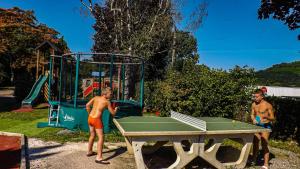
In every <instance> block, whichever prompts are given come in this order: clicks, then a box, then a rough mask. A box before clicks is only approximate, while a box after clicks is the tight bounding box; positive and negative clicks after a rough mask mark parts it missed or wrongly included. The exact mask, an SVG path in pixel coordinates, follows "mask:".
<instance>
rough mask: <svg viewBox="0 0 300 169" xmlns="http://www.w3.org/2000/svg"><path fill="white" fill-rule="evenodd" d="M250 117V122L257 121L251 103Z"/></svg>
mask: <svg viewBox="0 0 300 169" xmlns="http://www.w3.org/2000/svg"><path fill="white" fill-rule="evenodd" d="M251 119H252V122H253V123H254V124H256V123H257V121H256V119H255V111H254V105H253V104H252V105H251Z"/></svg>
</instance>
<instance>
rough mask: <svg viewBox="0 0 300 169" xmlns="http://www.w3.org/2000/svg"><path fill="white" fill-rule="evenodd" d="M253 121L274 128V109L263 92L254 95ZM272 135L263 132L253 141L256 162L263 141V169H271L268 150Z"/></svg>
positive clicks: (256, 92)
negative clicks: (265, 98)
mask: <svg viewBox="0 0 300 169" xmlns="http://www.w3.org/2000/svg"><path fill="white" fill-rule="evenodd" d="M251 119H252V121H253V123H254V124H255V125H258V126H261V127H265V128H269V129H271V127H272V122H273V121H274V120H275V118H274V112H273V107H272V105H271V104H270V103H268V102H267V101H265V100H264V93H263V91H262V90H260V89H259V90H257V91H255V93H254V102H253V103H252V110H251ZM269 136H270V133H269V132H262V133H257V134H255V136H254V140H253V160H254V162H255V161H256V158H257V154H258V150H259V141H260V140H261V145H262V149H263V151H264V165H263V166H262V167H261V168H262V169H268V168H269V154H270V153H269V148H268V139H269Z"/></svg>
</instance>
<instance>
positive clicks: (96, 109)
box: [87, 96, 110, 118]
mask: <svg viewBox="0 0 300 169" xmlns="http://www.w3.org/2000/svg"><path fill="white" fill-rule="evenodd" d="M91 105H92V107H93V108H92V110H91V111H90V112H89V116H91V117H92V118H99V117H101V115H102V112H103V110H104V109H105V108H107V107H108V106H109V105H110V102H109V101H108V100H107V99H106V98H105V97H103V96H96V97H94V98H93V99H91V100H90V101H89V102H88V103H87V106H91Z"/></svg>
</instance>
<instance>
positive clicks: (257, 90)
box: [254, 89, 264, 96]
mask: <svg viewBox="0 0 300 169" xmlns="http://www.w3.org/2000/svg"><path fill="white" fill-rule="evenodd" d="M254 94H260V95H261V96H264V92H263V91H262V90H261V89H256V90H254Z"/></svg>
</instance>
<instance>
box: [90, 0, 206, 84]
mask: <svg viewBox="0 0 300 169" xmlns="http://www.w3.org/2000/svg"><path fill="white" fill-rule="evenodd" d="M176 3H178V2H177V1H158V0H154V1H148V0H141V1H133V0H120V1H110V0H106V1H104V3H103V5H99V4H97V3H96V4H95V5H94V7H93V11H92V14H93V16H94V17H95V20H96V23H95V25H94V26H93V28H94V29H95V32H96V33H95V35H94V40H95V43H94V46H93V51H95V52H123V53H131V54H133V55H138V56H140V57H143V58H144V59H145V61H146V64H145V79H147V80H157V79H162V78H163V77H164V75H165V73H166V70H167V68H168V66H169V65H170V62H171V61H172V59H171V57H175V58H173V59H175V60H176V61H177V63H175V65H174V66H176V67H182V63H183V59H185V58H188V57H198V55H197V44H196V39H195V38H194V37H193V35H192V34H190V33H188V32H184V31H180V30H177V29H176V25H175V20H176V17H177V15H178V14H179V13H178V12H177V11H176V8H177V7H176V6H174V5H176ZM198 5H199V7H197V9H199V10H200V11H199V10H197V12H194V13H193V14H191V15H193V17H191V18H190V22H191V24H192V25H190V26H189V27H191V28H196V27H199V26H200V25H201V23H202V18H203V17H204V16H206V13H207V12H206V5H205V4H203V3H198Z"/></svg>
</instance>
